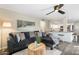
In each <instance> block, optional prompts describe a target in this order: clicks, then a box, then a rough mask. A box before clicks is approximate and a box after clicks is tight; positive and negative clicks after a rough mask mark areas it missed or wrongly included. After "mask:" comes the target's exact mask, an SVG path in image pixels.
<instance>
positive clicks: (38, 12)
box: [0, 4, 79, 21]
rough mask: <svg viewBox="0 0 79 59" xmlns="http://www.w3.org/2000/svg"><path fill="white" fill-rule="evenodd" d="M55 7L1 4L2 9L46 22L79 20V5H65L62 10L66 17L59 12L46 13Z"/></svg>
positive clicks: (50, 5) (48, 5)
mask: <svg viewBox="0 0 79 59" xmlns="http://www.w3.org/2000/svg"><path fill="white" fill-rule="evenodd" d="M54 5H55V4H7V5H6V4H3V5H2V4H1V5H0V8H4V9H8V10H11V11H16V12H19V13H22V14H25V15H27V16H30V17H35V18H40V19H46V20H63V19H64V18H65V17H67V19H68V20H69V21H78V20H79V4H65V5H64V7H63V8H62V10H64V11H65V12H66V14H64V15H62V14H60V13H58V12H54V13H52V14H50V15H46V13H48V12H50V11H52V10H53V6H54Z"/></svg>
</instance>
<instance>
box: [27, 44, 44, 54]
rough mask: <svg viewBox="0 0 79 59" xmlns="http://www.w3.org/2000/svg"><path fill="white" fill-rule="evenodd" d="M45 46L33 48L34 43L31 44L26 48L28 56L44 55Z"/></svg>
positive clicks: (40, 45)
mask: <svg viewBox="0 0 79 59" xmlns="http://www.w3.org/2000/svg"><path fill="white" fill-rule="evenodd" d="M45 54H46V46H45V44H44V43H40V44H39V46H38V47H36V46H35V43H31V44H30V45H29V46H28V55H45Z"/></svg>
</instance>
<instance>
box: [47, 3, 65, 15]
mask: <svg viewBox="0 0 79 59" xmlns="http://www.w3.org/2000/svg"><path fill="white" fill-rule="evenodd" d="M63 6H64V4H59V5H55V6H54V10H53V11H51V12H49V13H47V14H46V15H49V14H51V13H53V12H55V11H58V12H59V13H60V14H65V12H64V11H62V10H60V9H61V8H62V7H63Z"/></svg>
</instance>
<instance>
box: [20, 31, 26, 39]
mask: <svg viewBox="0 0 79 59" xmlns="http://www.w3.org/2000/svg"><path fill="white" fill-rule="evenodd" d="M19 36H20V39H21V40H24V39H25V35H24V33H22V32H21V33H19Z"/></svg>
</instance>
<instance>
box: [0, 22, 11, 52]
mask: <svg viewBox="0 0 79 59" xmlns="http://www.w3.org/2000/svg"><path fill="white" fill-rule="evenodd" d="M11 26H12V25H11V23H10V22H2V24H1V50H0V51H1V52H2V51H3V47H2V39H3V28H10V27H11Z"/></svg>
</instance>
